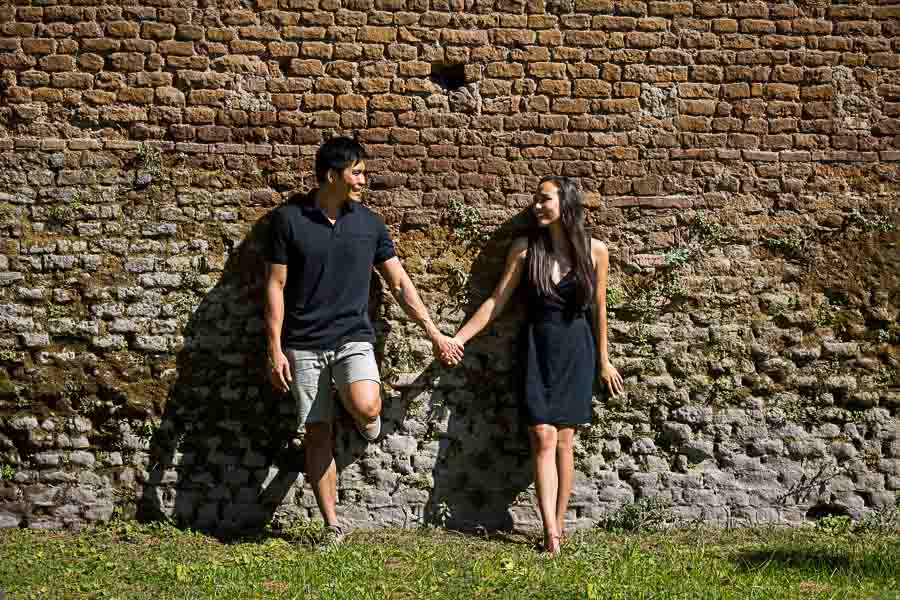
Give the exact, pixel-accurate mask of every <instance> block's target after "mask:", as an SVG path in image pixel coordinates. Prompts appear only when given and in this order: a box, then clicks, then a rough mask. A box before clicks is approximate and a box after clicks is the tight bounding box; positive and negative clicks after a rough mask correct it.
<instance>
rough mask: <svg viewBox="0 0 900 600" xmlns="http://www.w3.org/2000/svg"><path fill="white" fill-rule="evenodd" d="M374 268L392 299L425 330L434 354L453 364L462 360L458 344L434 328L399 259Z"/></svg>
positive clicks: (392, 259)
mask: <svg viewBox="0 0 900 600" xmlns="http://www.w3.org/2000/svg"><path fill="white" fill-rule="evenodd" d="M375 268H377V269H378V272H379V273H381V276H382V277H383V278H384V280H385V281H386V282H387V284H388V287H389V288H390V289H391V293H392V294H393V295H394V298H396V299H397V302H399V303H400V306H402V307H403V310H404V311H405V312H406V314H407V315H409V317H410V318H412V319H413V320H415V321H416V323H418V324H419V326H421V327H422V329H424V330H425V335H427V336H428V339H430V340H431V343H432V344H433V346H434V350H435V354H437V355H439V357H440V358H442V359H444V360H445V361H452V362H454V363H455V362H459V361H460V360H462V354H463V353H462V347H461V346H460V344H459V343H458V342H456V341H454V340H453V339H451V338H449V337H447V336H445V335H444V334H443V333H441V332H440V330H439V329H438V328H437V327H436V326H435V324H434V322H433V321H432V320H431V316H430V315H429V314H428V309H427V308H425V304H424V303H423V302H422V299H421V298H420V297H419V293H418V292H417V291H416V287H415V286H414V285H413V282H412V280H411V279H410V278H409V275H408V274H407V273H406V269H404V268H403V265H402V264H401V263H400V259H399V258H397V257H396V256H395V257H393V258H390V259H388V260H386V261H384V262H383V263H380V264H378V265H376V267H375Z"/></svg>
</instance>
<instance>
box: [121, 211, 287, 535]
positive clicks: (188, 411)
mask: <svg viewBox="0 0 900 600" xmlns="http://www.w3.org/2000/svg"><path fill="white" fill-rule="evenodd" d="M267 231H268V217H265V218H263V219H261V220H260V221H258V222H257V223H256V224H255V225H254V226H253V227H252V229H251V230H250V232H249V234H248V235H247V236H246V238H245V239H244V240H242V241H241V243H240V244H238V245H237V246H235V247H234V248H232V251H231V253H230V254H229V257H228V260H227V261H226V264H225V267H224V272H223V273H222V276H221V278H220V279H219V281H218V283H216V285H215V286H214V287H213V289H211V290H210V291H209V292H208V293H207V294H206V296H205V297H204V298H203V300H202V302H201V303H200V305H199V306H198V307H197V309H196V311H195V312H194V313H193V315H192V316H191V318H190V320H189V322H188V323H187V325H186V327H185V330H184V346H183V348H182V350H181V351H180V352H179V354H178V357H177V369H178V375H177V380H176V382H175V383H174V384H173V385H172V387H171V388H170V391H169V396H168V399H167V402H166V408H165V412H164V415H163V418H162V423H161V425H160V427H159V429H158V431H157V433H156V434H155V436H154V438H153V440H152V442H151V448H150V464H149V467H148V471H149V476H148V481H147V482H146V485H145V486H144V492H143V497H142V499H141V502H140V503H139V506H138V518H140V519H145V520H149V519H159V518H166V517H171V518H172V519H174V520H175V521H176V522H178V523H180V524H183V525H187V526H191V527H195V528H198V529H202V530H205V531H211V532H238V531H247V530H254V529H259V528H261V527H262V526H264V525H265V524H266V523H267V522H269V521H270V520H271V519H272V516H273V514H274V512H275V509H276V508H277V507H278V506H279V505H281V504H282V503H285V502H289V501H290V498H289V496H290V495H291V494H292V493H294V489H295V488H294V484H295V482H297V481H298V479H300V477H301V475H300V470H299V468H298V467H297V465H299V464H300V463H299V462H298V459H299V457H298V456H297V455H298V454H299V453H298V452H297V451H296V450H292V448H293V446H292V444H291V441H292V439H293V437H294V432H295V431H296V414H295V412H294V409H293V405H292V403H290V402H287V401H286V398H284V397H282V396H281V395H280V394H276V393H275V392H274V391H273V390H272V389H271V387H270V386H269V385H267V384H266V381H265V379H264V376H265V369H266V365H265V360H266V350H265V335H264V326H263V303H262V302H263V297H264V296H263V285H264V280H265V263H264V259H263V249H264V247H265V245H264V244H265V236H266V233H267ZM301 483H302V481H301Z"/></svg>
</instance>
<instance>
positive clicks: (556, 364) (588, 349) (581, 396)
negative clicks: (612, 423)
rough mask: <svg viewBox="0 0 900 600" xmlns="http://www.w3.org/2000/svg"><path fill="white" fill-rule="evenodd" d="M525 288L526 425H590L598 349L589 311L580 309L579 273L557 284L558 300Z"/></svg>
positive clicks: (571, 273) (568, 276)
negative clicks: (577, 303)
mask: <svg viewBox="0 0 900 600" xmlns="http://www.w3.org/2000/svg"><path fill="white" fill-rule="evenodd" d="M526 273H527V271H526ZM526 286H527V288H528V289H527V304H528V315H527V321H526V324H525V328H524V331H523V335H522V346H521V348H522V357H521V361H522V362H521V364H522V365H523V367H524V371H525V372H524V378H523V383H524V386H523V387H524V389H523V390H522V397H521V398H522V405H523V407H522V408H523V411H524V417H525V420H526V421H527V423H528V424H529V425H537V424H542V423H547V424H552V425H581V424H586V423H590V422H591V395H592V391H593V386H594V375H595V372H596V371H595V369H596V364H597V360H596V347H595V345H594V335H593V333H592V331H591V319H590V318H589V317H590V314H589V312H588V311H589V310H590V309H589V308H585V307H576V306H575V304H576V301H577V300H576V287H577V286H576V284H575V277H574V273H573V272H572V271H569V273H568V274H566V276H565V277H563V278H562V280H560V282H559V283H558V284H557V285H556V292H557V294H558V295H559V298H553V297H548V296H543V295H541V294H540V293H539V292H538V291H537V290H536V289H534V286H531V285H528V284H527V283H526Z"/></svg>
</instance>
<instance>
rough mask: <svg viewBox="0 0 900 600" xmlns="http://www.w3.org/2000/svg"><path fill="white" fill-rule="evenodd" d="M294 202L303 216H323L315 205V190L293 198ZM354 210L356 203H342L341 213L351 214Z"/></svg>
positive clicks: (322, 212) (321, 211)
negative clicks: (297, 204)
mask: <svg viewBox="0 0 900 600" xmlns="http://www.w3.org/2000/svg"><path fill="white" fill-rule="evenodd" d="M294 198H295V200H294V201H295V202H297V203H299V204H300V210H302V211H303V214H305V215H307V216H308V215H310V214H325V211H323V210H322V209H321V208H319V207H318V206H317V205H316V190H312V191H311V192H308V193H306V194H298V195H297V196H295V197H294ZM354 210H356V202H355V201H353V200H347V201H346V202H344V206H343V210H342V211H341V212H342V213H351V212H353V211H354Z"/></svg>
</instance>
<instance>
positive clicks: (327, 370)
mask: <svg viewBox="0 0 900 600" xmlns="http://www.w3.org/2000/svg"><path fill="white" fill-rule="evenodd" d="M365 169H366V165H365V161H364V160H363V149H362V146H360V144H359V143H358V142H356V141H355V140H352V139H349V138H343V137H339V138H334V139H331V140H329V141H328V142H326V143H325V144H323V145H322V146H321V147H320V148H319V151H318V152H317V154H316V179H317V180H318V183H319V187H318V189H316V190H314V191H312V192H310V193H309V194H297V195H295V196H294V197H293V198H291V200H290V201H289V202H288V203H286V204H284V205H282V206H280V207H279V208H277V209H276V210H275V211H274V212H273V214H272V223H271V227H272V229H271V236H270V246H269V251H268V256H267V262H268V276H267V282H266V329H267V337H268V356H269V367H270V370H271V373H270V376H271V380H272V384H273V385H274V386H275V387H276V388H277V389H279V390H281V391H283V392H287V391H290V392H291V393H292V394H293V396H294V399H295V400H296V402H297V406H298V411H299V414H300V422H301V424H303V425H304V426H305V438H304V439H305V443H304V446H305V454H306V464H305V467H306V474H307V478H308V480H309V483H310V485H311V486H312V488H313V491H314V493H315V496H316V501H317V502H318V505H319V509H320V510H321V511H322V516H323V518H324V520H325V524H326V527H327V529H326V534H327V535H326V537H327V538H328V542H329V543H340V541H341V539H342V537H343V531H342V529H341V527H340V525H339V524H338V521H337V515H336V513H335V504H336V502H337V469H336V467H335V463H334V449H333V446H334V439H333V431H332V424H333V422H334V419H335V416H336V413H337V411H338V407H337V399H336V398H335V397H334V396H333V394H332V393H331V387H332V383H334V385H335V386H336V387H337V391H338V398H339V399H340V401H341V402H342V403H343V406H344V408H346V410H347V412H349V413H350V415H351V416H352V417H353V420H354V422H355V423H356V427H357V429H358V430H359V432H360V434H361V435H362V436H363V437H364V438H365V439H366V440H368V441H370V442H373V441H375V440H376V439H378V436H379V434H380V433H381V418H380V413H381V382H380V379H379V375H378V365H377V364H376V362H375V353H374V347H373V342H374V340H375V335H374V330H373V328H372V324H371V323H370V322H369V318H368V300H369V285H370V283H371V277H372V267H373V266H374V267H375V268H376V269H378V272H379V273H380V274H381V276H382V277H383V278H384V280H385V281H386V282H387V284H388V286H389V287H390V290H391V292H392V293H393V295H394V297H395V298H396V299H397V301H398V302H399V303H400V304H401V305H402V307H403V309H404V310H405V311H406V313H407V314H408V315H409V316H410V317H412V318H413V319H415V321H416V322H418V323H419V325H421V326H422V328H423V329H424V330H425V333H426V335H427V336H428V337H429V339H430V340H431V342H432V344H433V347H434V352H435V355H436V356H438V357H440V358H441V359H442V360H444V361H445V362H450V361H454V362H455V361H458V360H460V359H461V358H462V347H461V346H460V345H459V344H458V343H457V342H456V341H454V340H452V339H451V338H449V337H446V336H444V335H443V334H442V333H441V332H440V331H439V330H438V329H437V327H435V325H434V323H433V322H432V321H431V318H430V317H429V316H428V310H427V309H426V308H425V306H424V305H423V304H422V300H421V299H420V298H419V294H418V293H417V292H416V289H415V287H414V286H413V284H412V281H410V279H409V276H408V275H407V274H406V271H405V270H404V269H403V266H402V265H401V264H400V260H399V259H398V258H397V256H396V253H395V252H394V244H393V242H392V241H391V239H390V236H389V235H388V231H387V228H386V227H385V225H384V222H383V221H382V220H381V219H380V218H379V217H378V215H376V214H375V213H374V212H372V211H371V210H369V209H368V208H366V207H365V206H363V205H361V204H359V203H358V202H357V201H356V200H357V199H358V198H359V195H360V193H361V191H362V188H363V186H364V185H365V183H366V175H365Z"/></svg>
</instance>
